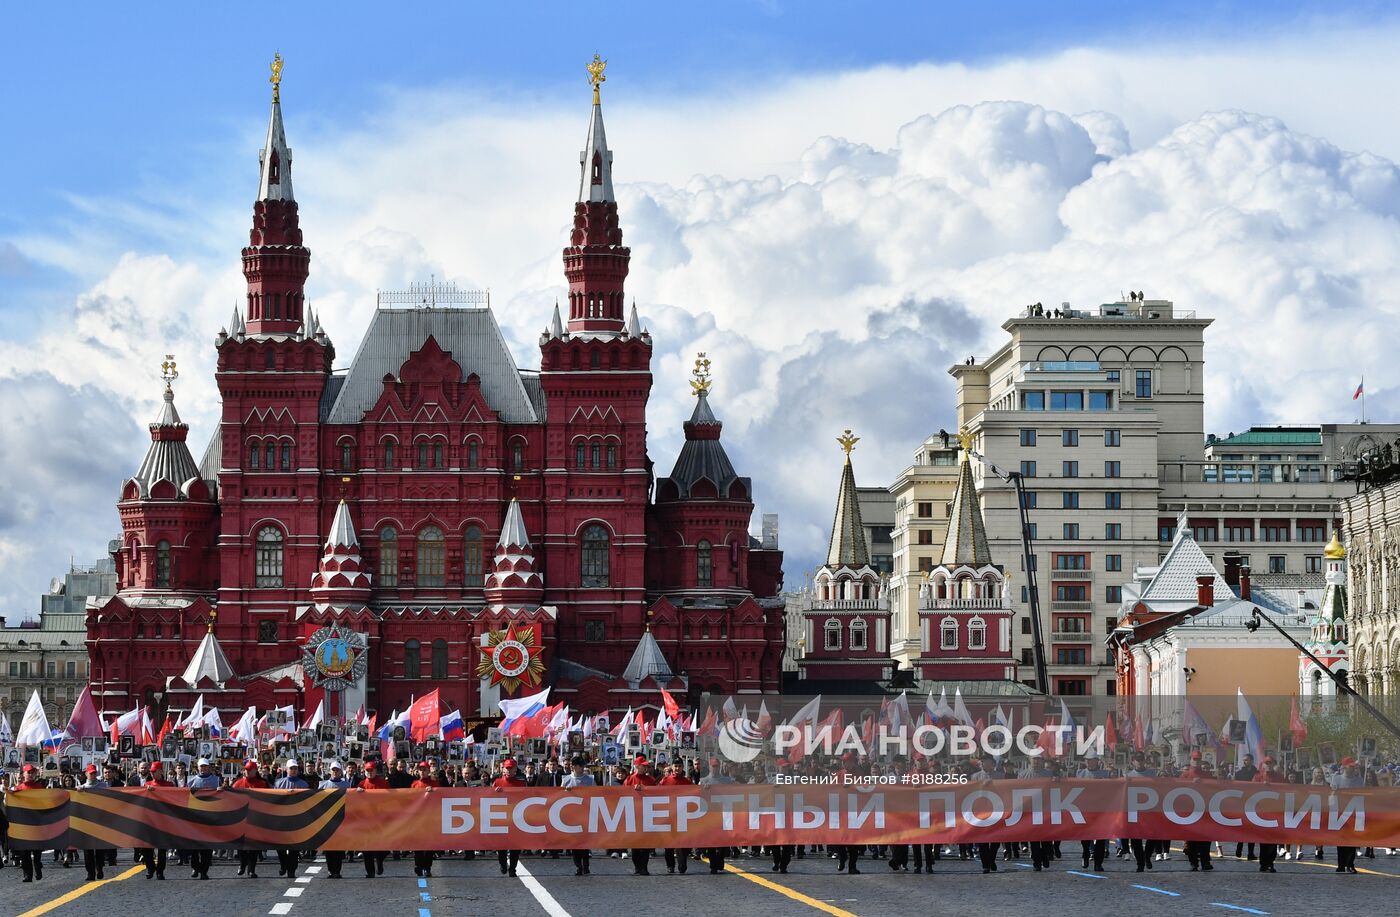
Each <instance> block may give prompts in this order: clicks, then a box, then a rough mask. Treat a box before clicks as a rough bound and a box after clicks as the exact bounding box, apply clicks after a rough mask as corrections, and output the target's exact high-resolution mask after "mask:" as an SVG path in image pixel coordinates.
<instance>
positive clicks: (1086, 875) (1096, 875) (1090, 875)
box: [1065, 869, 1108, 879]
mask: <svg viewBox="0 0 1400 917" xmlns="http://www.w3.org/2000/svg"><path fill="white" fill-rule="evenodd" d="M1065 872H1067V873H1069V874H1070V875H1072V876H1083V877H1084V878H1086V879H1107V878H1108V876H1105V875H1101V874H1099V873H1096V872H1080V871H1079V870H1077V869H1066V870H1065Z"/></svg>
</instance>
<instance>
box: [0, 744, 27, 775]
mask: <svg viewBox="0 0 1400 917" xmlns="http://www.w3.org/2000/svg"><path fill="white" fill-rule="evenodd" d="M0 764H3V765H4V767H5V770H7V771H13V770H19V768H20V767H21V766H22V765H23V764H24V754H23V753H22V752H21V751H20V750H19V749H18V748H13V747H11V746H8V745H7V746H5V748H4V749H0Z"/></svg>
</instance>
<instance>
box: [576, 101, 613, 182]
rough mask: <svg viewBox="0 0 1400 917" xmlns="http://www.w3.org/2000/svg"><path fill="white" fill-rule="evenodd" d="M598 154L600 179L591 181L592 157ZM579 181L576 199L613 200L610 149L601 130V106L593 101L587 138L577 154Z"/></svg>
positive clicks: (606, 137) (605, 135) (606, 138)
mask: <svg viewBox="0 0 1400 917" xmlns="http://www.w3.org/2000/svg"><path fill="white" fill-rule="evenodd" d="M595 154H596V155H597V156H598V159H599V165H600V166H601V167H602V168H601V169H600V170H599V171H600V174H599V176H598V177H599V179H600V181H599V182H597V183H596V184H595V183H594V182H593V175H592V172H593V157H594V155H595ZM578 164H579V173H580V176H579V183H578V199H579V200H581V201H615V200H617V197H616V196H615V195H614V194H613V181H612V151H611V150H609V149H608V136H607V134H606V133H604V131H603V106H602V103H600V102H594V103H593V114H592V117H590V118H589V120H588V139H586V140H585V141H584V142H583V151H582V152H580V153H579V154H578Z"/></svg>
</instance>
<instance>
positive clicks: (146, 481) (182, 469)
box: [132, 354, 199, 496]
mask: <svg viewBox="0 0 1400 917" xmlns="http://www.w3.org/2000/svg"><path fill="white" fill-rule="evenodd" d="M161 369H162V371H163V377H164V379H165V391H164V392H163V393H162V395H161V407H160V412H159V413H158V414H156V419H155V422H154V423H152V424H151V425H150V430H151V447H150V448H149V449H147V450H146V457H145V458H144V459H142V461H141V467H140V468H138V469H137V470H136V474H135V475H134V476H133V478H132V479H133V480H134V481H136V482H137V483H138V484H139V485H140V486H141V494H142V496H146V495H148V494H149V493H150V492H151V488H152V487H154V486H155V485H156V483H157V482H159V481H169V482H170V483H171V484H174V485H175V488H176V490H177V491H180V489H181V488H182V486H183V485H184V484H185V483H186V482H188V481H190V480H191V479H193V478H197V477H199V466H198V465H196V464H195V462H194V457H193V456H192V455H190V449H189V446H188V445H186V444H185V437H186V436H188V435H189V430H190V428H189V427H188V426H186V425H185V423H184V421H182V420H180V412H179V411H177V410H175V392H174V391H173V390H172V389H171V387H170V383H171V382H173V381H174V380H175V378H176V376H178V375H179V373H177V372H176V371H175V361H174V359H173V358H172V357H171V356H170V355H169V354H166V357H165V362H164V363H162V364H161Z"/></svg>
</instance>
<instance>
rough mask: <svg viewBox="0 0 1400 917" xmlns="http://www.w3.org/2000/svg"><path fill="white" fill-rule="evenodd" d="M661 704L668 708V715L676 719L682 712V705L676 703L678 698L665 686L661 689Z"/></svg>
mask: <svg viewBox="0 0 1400 917" xmlns="http://www.w3.org/2000/svg"><path fill="white" fill-rule="evenodd" d="M661 706H662V707H664V708H665V709H666V715H667V716H669V717H670V718H671V719H673V720H674V719H675V718H676V717H678V716H680V714H681V705H680V704H678V703H676V699H675V698H674V697H672V696H671V692H670V691H667V690H666V689H665V688H662V689H661Z"/></svg>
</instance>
